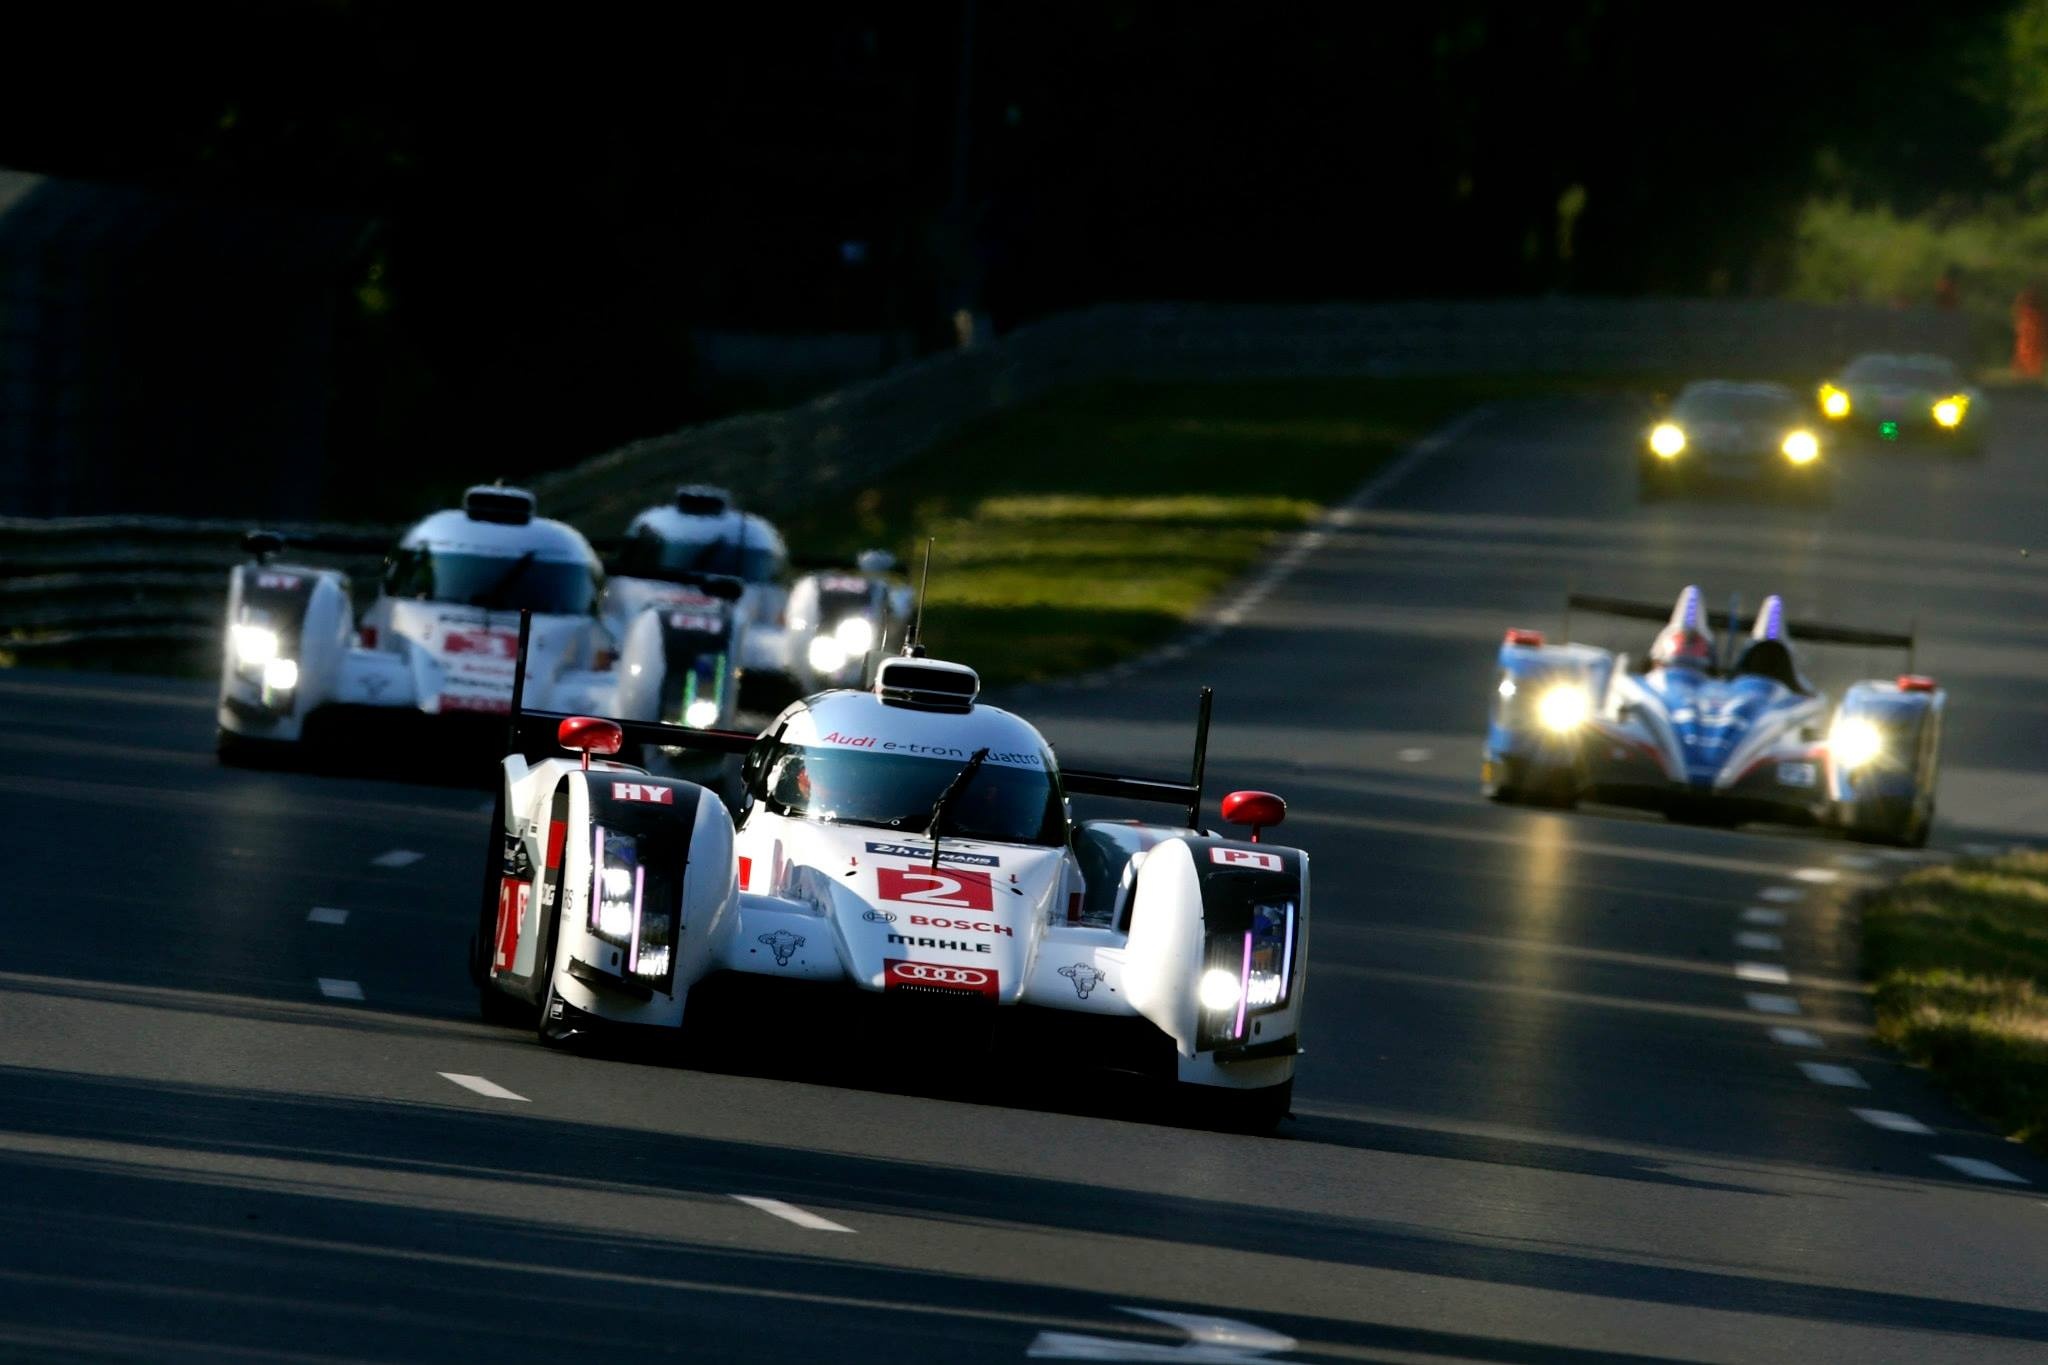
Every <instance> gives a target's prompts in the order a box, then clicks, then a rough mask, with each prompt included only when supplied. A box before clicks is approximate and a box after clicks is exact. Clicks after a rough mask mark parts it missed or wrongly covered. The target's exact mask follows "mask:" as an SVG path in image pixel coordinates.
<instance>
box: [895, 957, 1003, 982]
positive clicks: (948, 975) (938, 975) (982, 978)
mask: <svg viewBox="0 0 2048 1365" xmlns="http://www.w3.org/2000/svg"><path fill="white" fill-rule="evenodd" d="M896 975H897V976H898V977H899V978H901V979H902V980H904V981H922V982H924V983H925V984H927V985H931V986H986V985H988V984H989V983H990V982H991V981H993V980H994V978H993V977H991V976H990V975H989V974H988V973H987V972H984V971H982V970H980V969H979V968H976V967H939V966H934V965H933V964H931V963H929V962H906V963H904V964H902V965H901V966H899V967H898V968H897V969H896Z"/></svg>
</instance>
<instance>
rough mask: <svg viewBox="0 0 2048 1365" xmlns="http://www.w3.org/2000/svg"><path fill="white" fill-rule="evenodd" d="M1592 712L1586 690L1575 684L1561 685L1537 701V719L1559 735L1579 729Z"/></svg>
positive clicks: (1591, 705)
mask: <svg viewBox="0 0 2048 1365" xmlns="http://www.w3.org/2000/svg"><path fill="white" fill-rule="evenodd" d="M1592 712H1593V703H1592V702H1591V701H1590V700H1588V699H1587V697H1586V689H1585V688H1583V687H1580V686H1578V685H1576V684H1574V683H1560V684H1558V685H1557V686H1556V687H1553V688H1551V689H1550V690H1549V691H1548V692H1545V693H1544V694H1543V695H1542V696H1540V697H1538V698H1537V699H1536V719H1537V720H1539V721H1541V722H1542V724H1543V728H1544V729H1546V730H1554V731H1556V732H1557V733H1558V734H1568V733H1570V732H1571V731H1573V730H1576V729H1578V728H1579V726H1580V725H1582V724H1584V723H1585V720H1586V717H1587V716H1589V715H1591V714H1592Z"/></svg>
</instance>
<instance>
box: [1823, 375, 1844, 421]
mask: <svg viewBox="0 0 2048 1365" xmlns="http://www.w3.org/2000/svg"><path fill="white" fill-rule="evenodd" d="M1820 410H1821V412H1822V413H1824V414H1826V415H1827V416H1829V417H1832V418H1834V419H1836V420H1837V421H1839V420H1841V419H1842V418H1844V417H1847V416H1848V415H1849V395H1848V394H1846V393H1844V392H1842V391H1841V390H1840V389H1838V388H1836V387H1835V386H1834V385H1833V384H1823V385H1821V387H1820Z"/></svg>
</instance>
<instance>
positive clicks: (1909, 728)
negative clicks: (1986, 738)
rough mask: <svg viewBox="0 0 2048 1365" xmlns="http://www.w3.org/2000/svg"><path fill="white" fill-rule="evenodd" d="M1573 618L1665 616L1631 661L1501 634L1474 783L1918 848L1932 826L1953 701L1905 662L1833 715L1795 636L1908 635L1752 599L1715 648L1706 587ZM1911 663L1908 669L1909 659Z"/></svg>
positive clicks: (1904, 639)
mask: <svg viewBox="0 0 2048 1365" xmlns="http://www.w3.org/2000/svg"><path fill="white" fill-rule="evenodd" d="M1570 605H1571V607H1572V608H1573V609H1575V610H1580V611H1594V612H1598V613H1602V614H1606V615H1613V616H1622V617H1632V618H1638V619H1647V620H1655V621H1663V622H1664V628H1663V629H1662V630H1661V631H1659V632H1658V634H1657V638H1656V640H1655V642H1654V643H1653V644H1652V645H1651V646H1650V650H1649V653H1648V654H1647V655H1646V656H1645V657H1644V658H1643V659H1642V660H1640V661H1635V660H1631V659H1630V657H1629V656H1628V655H1627V654H1625V653H1616V652H1614V651H1611V650H1608V649H1603V648H1600V647H1597V646H1593V645H1584V644H1559V645H1553V644H1547V643H1545V641H1544V638H1543V636H1542V634H1541V633H1540V632H1538V631H1533V630H1510V631H1509V632H1508V633H1507V638H1506V640H1505V641H1504V642H1503V643H1502V645H1501V648H1500V657H1499V665H1498V669H1497V673H1496V684H1495V687H1494V695H1493V701H1492V718H1491V722H1490V724H1489V726H1488V728H1487V736H1486V750H1485V756H1484V760H1483V766H1482V775H1481V783H1482V787H1483V789H1484V790H1485V792H1486V794H1487V795H1489V796H1491V797H1492V798H1493V799H1494V800H1496V801H1504V802H1517V801H1519V802H1529V803H1540V804H1551V805H1560V806H1571V805H1574V804H1576V803H1577V802H1579V801H1593V802H1600V803H1606V804H1610V805H1625V806H1636V807H1642V808H1646V809H1650V810H1657V811H1662V812H1663V813H1665V814H1666V815H1668V816H1670V817H1671V818H1674V819H1681V820H1690V821H1694V822H1698V823H1707V824H1722V825H1735V824H1740V823H1743V822H1745V821H1768V822H1774V823H1784V824H1807V825H1826V826H1833V827H1836V828H1839V829H1841V830H1843V831H1845V832H1846V833H1847V834H1848V835H1849V836H1850V837H1851V838H1855V839H1861V840H1868V841H1872V842H1880V843H1891V844H1901V845H1908V846H1913V847H1918V846H1919V845H1922V844H1924V843H1926V841H1927V833H1928V829H1929V827H1930V826H1931V825H1932V823H1933V820H1934V791H1935V779H1936V775H1937V773H1938V771H1939V768H1940V750H1941V717H1942V708H1943V706H1944V704H1945V702H1946V700H1947V694H1946V693H1945V692H1943V691H1942V690H1941V688H1940V687H1938V686H1937V685H1936V684H1935V682H1934V680H1933V679H1931V678H1926V677H1922V676H1919V675H1917V674H1914V673H1911V672H1908V673H1905V674H1901V675H1899V676H1898V677H1896V678H1893V679H1873V680H1866V681H1862V682H1857V683H1855V684H1853V685H1852V686H1851V687H1849V688H1848V690H1847V691H1846V692H1845V693H1844V694H1843V697H1842V701H1841V704H1840V705H1839V706H1833V707H1831V706H1830V704H1829V701H1828V698H1827V697H1826V696H1825V695H1824V694H1822V693H1821V692H1819V691H1818V690H1816V689H1815V688H1814V686H1813V685H1812V684H1811V683H1810V682H1808V681H1807V679H1806V677H1805V675H1804V674H1803V673H1802V672H1801V670H1800V667H1799V663H1798V660H1797V657H1796V656H1795V655H1794V653H1793V641H1794V640H1795V639H1799V640H1804V641H1807V642H1811V643H1815V644H1836V645H1857V646H1863V647H1866V648H1898V649H1904V650H1907V651H1908V657H1909V660H1910V651H1911V650H1912V647H1913V639H1912V637H1911V636H1910V635H1898V634H1891V633H1886V632H1879V631H1868V630H1855V629H1849V628H1845V627H1840V626H1829V625H1820V624H1813V623H1802V622H1793V621H1787V620H1786V618H1785V608H1784V603H1783V602H1782V601H1781V600H1780V599H1778V598H1777V597H1768V598H1765V599H1764V603H1763V607H1762V608H1761V610H1759V611H1758V612H1757V614H1756V616H1755V617H1754V619H1753V620H1750V621H1744V620H1742V619H1741V617H1740V615H1739V613H1738V612H1737V611H1735V610H1733V609H1731V610H1730V613H1729V623H1728V625H1729V631H1730V634H1731V637H1733V636H1734V633H1735V632H1736V631H1738V630H1741V629H1743V628H1745V627H1747V628H1748V632H1749V633H1748V634H1747V635H1746V636H1744V637H1741V639H1740V648H1739V649H1738V650H1735V651H1734V652H1733V654H1732V657H1729V656H1726V655H1724V654H1723V653H1722V652H1721V651H1719V650H1717V648H1716V646H1715V642H1714V636H1713V633H1712V630H1711V628H1710V625H1709V622H1708V618H1707V611H1706V607H1705V604H1704V601H1703V599H1702V597H1701V595H1700V590H1699V589H1698V588H1696V587H1688V588H1687V589H1685V591H1684V592H1682V593H1680V594H1679V597H1678V602H1677V605H1676V606H1674V607H1673V608H1672V609H1671V610H1670V612H1669V613H1668V615H1667V613H1666V612H1665V610H1664V609H1663V608H1662V607H1658V606H1655V605H1651V604H1644V603H1636V602H1624V601H1616V600H1613V599H1610V598H1595V597H1582V596H1577V595H1574V596H1573V597H1572V598H1571V599H1570ZM1909 667H1910V663H1909Z"/></svg>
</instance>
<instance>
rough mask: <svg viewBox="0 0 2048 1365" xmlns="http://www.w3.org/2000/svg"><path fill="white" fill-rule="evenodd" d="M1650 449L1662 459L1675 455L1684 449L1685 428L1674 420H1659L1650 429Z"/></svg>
mask: <svg viewBox="0 0 2048 1365" xmlns="http://www.w3.org/2000/svg"><path fill="white" fill-rule="evenodd" d="M1650 449H1651V450H1653V451H1655V452H1656V453H1657V457H1658V458H1659V459H1662V460H1669V459H1672V458H1673V457H1675V456H1676V455H1677V454H1678V452H1679V451H1681V450H1684V449H1685V430H1684V428H1682V427H1680V426H1679V425H1678V424H1677V423H1676V422H1659V423H1658V424H1657V425H1656V426H1655V427H1653V428H1651V430H1650Z"/></svg>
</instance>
